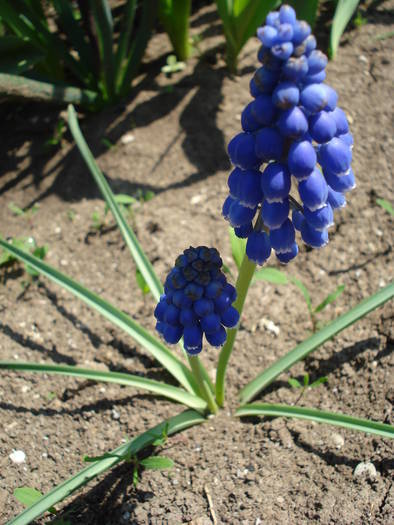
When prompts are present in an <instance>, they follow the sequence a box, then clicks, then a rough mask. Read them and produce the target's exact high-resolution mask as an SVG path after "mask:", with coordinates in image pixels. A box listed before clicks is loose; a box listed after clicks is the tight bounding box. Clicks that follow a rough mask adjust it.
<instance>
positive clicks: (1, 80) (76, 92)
mask: <svg viewBox="0 0 394 525" xmlns="http://www.w3.org/2000/svg"><path fill="white" fill-rule="evenodd" d="M0 93H2V94H6V95H8V96H13V97H23V98H30V99H33V100H42V101H44V102H47V103H48V102H52V103H59V102H60V103H66V104H69V103H70V102H72V103H73V104H78V105H81V106H84V107H87V108H95V107H97V106H98V105H99V104H100V96H99V94H98V93H96V92H95V91H90V90H88V89H80V88H77V87H74V86H66V85H61V84H52V83H50V82H42V81H40V80H34V79H32V78H28V77H23V76H21V75H9V74H7V73H0Z"/></svg>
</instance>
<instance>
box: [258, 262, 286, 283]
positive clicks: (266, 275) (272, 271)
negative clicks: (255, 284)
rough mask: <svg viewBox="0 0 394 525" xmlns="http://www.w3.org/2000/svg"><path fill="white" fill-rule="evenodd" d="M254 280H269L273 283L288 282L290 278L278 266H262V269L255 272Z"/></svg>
mask: <svg viewBox="0 0 394 525" xmlns="http://www.w3.org/2000/svg"><path fill="white" fill-rule="evenodd" d="M253 280H256V281H267V282H269V283H273V284H288V283H289V279H288V278H287V275H286V274H285V273H283V272H281V271H280V270H278V269H277V268H270V267H268V266H267V267H266V268H261V269H260V270H256V271H255V272H254V276H253Z"/></svg>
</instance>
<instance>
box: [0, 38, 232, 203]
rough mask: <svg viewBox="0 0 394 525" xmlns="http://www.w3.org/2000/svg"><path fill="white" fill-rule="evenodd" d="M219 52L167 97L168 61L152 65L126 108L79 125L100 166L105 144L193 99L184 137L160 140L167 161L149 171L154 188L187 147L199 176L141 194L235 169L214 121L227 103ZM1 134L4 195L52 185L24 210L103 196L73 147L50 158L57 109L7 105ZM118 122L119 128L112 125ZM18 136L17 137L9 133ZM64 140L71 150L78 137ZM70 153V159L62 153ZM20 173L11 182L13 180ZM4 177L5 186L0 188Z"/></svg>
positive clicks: (127, 188) (183, 122) (116, 183)
mask: <svg viewBox="0 0 394 525" xmlns="http://www.w3.org/2000/svg"><path fill="white" fill-rule="evenodd" d="M218 51H219V48H214V49H210V50H209V53H208V54H205V55H203V56H202V57H201V60H200V61H199V62H198V63H197V65H196V67H195V68H194V71H193V72H192V73H191V74H190V75H187V76H185V77H183V78H182V79H181V80H180V81H179V82H177V83H176V84H174V85H173V86H172V89H171V91H170V92H169V91H168V90H165V89H164V88H162V87H161V86H159V85H158V83H157V76H158V75H159V74H160V66H161V65H162V64H163V63H164V61H165V56H164V55H162V56H160V57H159V58H157V59H156V60H154V61H152V62H150V63H149V64H148V65H146V72H145V76H144V77H143V79H142V80H141V81H140V82H139V84H137V85H136V86H135V88H134V90H133V93H132V95H131V96H130V97H129V99H128V100H126V101H125V103H124V104H119V105H117V106H115V107H112V108H107V109H104V110H103V111H102V112H100V113H99V114H94V115H87V116H86V117H85V118H84V119H83V120H82V121H81V128H82V131H83V133H84V135H85V137H86V140H87V142H88V144H89V146H90V148H91V150H92V152H93V155H94V157H95V158H98V157H99V156H100V155H101V154H103V153H104V152H106V151H107V146H105V145H104V144H103V138H105V139H107V140H109V141H110V142H111V143H112V144H117V143H118V141H119V140H120V138H121V137H122V136H123V135H124V134H125V133H127V132H130V129H131V128H133V129H135V128H141V127H146V126H149V125H150V124H151V123H152V122H154V121H155V120H157V119H160V118H163V117H165V116H166V115H168V114H169V113H171V112H172V111H173V110H174V109H175V108H176V107H177V106H178V104H179V103H181V102H182V100H184V98H185V97H186V96H187V95H189V94H190V93H191V92H193V95H192V96H191V98H190V101H189V102H188V104H187V105H186V107H185V108H184V110H183V111H182V113H181V115H180V119H179V120H180V128H181V130H180V132H179V134H178V135H177V136H176V137H175V138H171V139H170V140H168V139H167V138H166V137H165V138H161V139H160V140H162V144H163V148H162V154H161V155H160V156H159V158H158V159H157V160H156V163H155V164H154V165H153V167H152V168H150V169H151V180H152V181H154V177H153V174H154V172H155V170H156V169H157V167H158V166H159V164H160V163H161V162H162V161H163V159H164V158H165V156H166V155H167V154H168V152H169V151H170V149H171V148H172V147H173V145H174V144H175V143H176V142H177V141H178V140H182V148H183V150H184V152H185V155H186V156H187V158H188V159H189V161H190V162H191V163H192V164H193V165H194V166H195V169H196V171H195V172H194V173H193V174H191V175H189V176H188V177H187V178H186V179H185V180H183V181H180V182H178V183H176V184H173V185H169V186H167V187H164V188H163V187H160V186H158V185H155V184H154V182H152V183H148V184H146V185H145V186H144V187H143V188H142V189H145V190H151V191H153V192H154V193H160V192H162V191H166V190H169V189H172V188H177V187H184V186H188V185H191V184H193V183H195V182H197V181H199V180H202V179H205V178H207V177H210V176H212V175H214V174H215V173H217V171H219V170H223V169H229V168H230V164H229V161H228V158H227V153H226V148H225V143H224V137H223V134H222V132H221V131H220V130H219V129H218V127H217V125H216V116H217V113H218V111H219V107H220V103H221V102H222V83H223V79H224V78H225V76H226V75H227V72H226V69H225V68H217V67H215V68H213V67H212V66H211V65H210V64H209V60H210V58H209V57H213V56H215V55H216V53H217V52H218ZM141 91H145V92H152V93H153V94H152V96H151V97H150V99H149V100H147V101H145V102H141V103H140V104H137V105H136V106H135V107H134V108H133V109H132V110H131V111H130V110H128V109H127V107H128V106H129V105H130V104H131V103H132V101H133V100H134V99H135V98H136V97H137V95H138V94H139V93H140V92H141ZM0 116H1V118H0V123H1V124H0V125H1V127H0V134H1V135H2V137H3V144H2V145H3V148H2V150H3V152H4V153H3V155H2V156H1V159H0V160H1V165H2V174H3V175H6V176H4V181H3V183H2V184H0V195H2V194H4V193H6V192H7V191H9V190H11V189H12V188H14V187H16V186H19V187H21V188H22V189H28V188H29V187H31V186H33V187H35V188H36V189H37V190H38V191H40V188H41V186H42V182H43V181H44V179H49V181H48V182H49V187H48V184H46V189H43V190H42V191H41V192H40V193H39V194H38V195H37V196H36V197H35V198H34V199H33V200H32V201H31V202H29V203H28V204H27V205H26V206H25V208H26V209H29V208H31V207H32V206H33V205H34V204H35V203H36V202H38V201H42V200H43V199H45V198H46V197H48V196H49V195H51V194H56V195H58V196H59V197H61V198H62V199H64V200H66V201H77V200H81V199H83V198H93V197H97V196H98V190H96V188H95V186H94V183H93V181H92V178H91V175H90V173H89V172H88V170H87V168H86V166H85V164H84V162H83V160H82V158H81V156H80V154H79V151H78V150H77V148H76V146H75V145H71V147H66V148H63V149H62V150H59V149H56V148H53V149H52V150H50V151H48V148H46V147H45V141H46V140H47V139H48V138H50V135H49V134H50V133H51V131H50V130H51V129H55V127H56V124H57V122H58V120H59V118H61V117H60V111H59V109H54V108H48V107H47V106H45V105H41V104H23V105H21V104H19V105H15V104H13V105H12V106H11V105H10V104H9V103H8V104H3V106H2V107H0ZM115 121H117V123H116V124H115V125H113V123H114V122H115ZM9 129H13V133H9V131H8V130H9ZM65 136H66V138H67V140H68V141H69V142H71V143H72V137H71V135H70V134H69V132H66V135H65ZM63 152H64V153H63ZM9 172H14V173H15V174H14V175H13V176H7V174H8V173H9ZM1 178H3V177H1V173H0V181H1ZM109 182H110V184H111V185H112V186H113V187H115V188H116V191H119V187H121V189H122V192H124V193H128V194H131V195H132V194H135V192H136V191H137V189H140V188H141V184H138V185H136V184H134V183H133V182H132V181H129V180H116V179H113V178H112V179H110V180H109Z"/></svg>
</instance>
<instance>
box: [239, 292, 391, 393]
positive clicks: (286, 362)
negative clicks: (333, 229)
mask: <svg viewBox="0 0 394 525" xmlns="http://www.w3.org/2000/svg"><path fill="white" fill-rule="evenodd" d="M393 297H394V284H393V283H391V284H389V285H387V286H385V287H384V288H382V289H381V290H379V292H377V293H375V294H374V295H372V296H371V297H368V298H367V299H365V300H364V301H362V302H361V303H359V304H358V305H357V306H355V307H354V308H352V309H351V310H349V311H348V312H346V313H345V314H343V315H341V316H340V317H338V318H337V319H335V320H334V321H332V322H331V323H330V324H329V325H327V326H325V327H324V328H323V329H322V330H320V331H319V332H317V333H316V334H313V335H312V336H311V337H309V338H308V339H306V340H305V341H303V342H302V343H300V344H299V345H298V346H296V347H295V348H294V349H293V350H291V351H290V352H289V353H287V354H286V355H284V356H283V357H282V358H280V359H278V361H276V362H275V363H274V364H273V365H272V366H270V367H268V368H267V369H266V370H264V371H263V372H262V373H261V374H259V375H258V376H257V377H256V378H255V379H253V381H251V382H250V383H248V384H247V385H246V386H245V387H244V388H243V389H242V390H241V391H240V400H241V403H247V402H248V401H250V400H251V399H253V398H254V397H255V396H256V395H257V394H258V393H259V392H261V391H262V390H264V389H265V388H266V387H267V386H268V385H269V384H271V383H272V382H273V381H274V380H275V379H276V378H277V377H278V376H279V375H280V374H281V373H282V372H285V371H286V370H288V369H289V368H290V367H292V366H293V365H294V364H295V363H297V362H298V361H301V360H302V359H304V358H305V357H306V356H307V355H308V354H310V353H311V352H313V351H314V350H316V349H317V348H319V346H321V345H322V344H323V343H325V342H326V341H328V340H329V339H331V338H332V337H334V335H336V334H338V333H339V332H341V331H342V330H344V329H345V328H347V327H348V326H350V325H351V324H353V323H355V322H356V321H358V320H359V319H361V318H362V317H364V316H365V315H367V314H368V313H369V312H371V311H372V310H375V309H376V308H378V307H379V306H381V305H382V304H384V303H385V302H386V301H389V300H390V299H392V298H393Z"/></svg>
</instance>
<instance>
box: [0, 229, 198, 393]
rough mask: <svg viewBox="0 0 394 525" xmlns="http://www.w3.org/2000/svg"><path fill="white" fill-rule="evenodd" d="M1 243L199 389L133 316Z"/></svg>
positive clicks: (182, 381)
mask: <svg viewBox="0 0 394 525" xmlns="http://www.w3.org/2000/svg"><path fill="white" fill-rule="evenodd" d="M0 246H1V247H3V248H4V249H6V250H8V251H9V252H10V253H12V255H14V256H15V257H17V258H18V259H19V260H21V261H22V262H24V263H26V264H28V265H29V266H31V267H32V268H34V269H35V270H37V271H38V272H40V273H41V274H42V275H45V276H46V277H48V278H49V279H51V280H52V281H53V282H55V283H56V284H59V285H60V286H62V287H63V288H64V289H66V290H68V291H69V292H71V293H73V294H74V295H75V296H76V297H78V298H79V299H81V300H82V301H84V302H85V303H86V304H87V305H88V306H90V307H91V308H93V309H94V310H96V311H97V312H98V313H100V314H101V315H103V316H104V317H105V318H106V319H108V320H109V321H111V322H112V323H114V324H115V325H117V326H119V328H121V329H122V330H124V331H125V332H126V333H127V334H128V335H130V336H131V337H132V338H133V339H134V340H135V341H137V342H138V343H139V344H140V345H142V346H143V347H144V348H146V350H148V352H150V353H151V354H152V355H153V356H154V357H155V358H156V359H157V360H158V361H159V363H161V365H162V366H164V368H166V369H167V370H168V372H169V373H170V374H172V375H173V376H174V377H175V378H176V379H177V380H178V381H179V383H180V384H181V385H182V386H183V387H184V388H186V390H188V391H189V392H197V391H198V386H197V384H196V381H195V379H194V377H193V375H192V373H191V371H190V370H189V368H188V367H187V366H186V365H184V364H183V363H182V362H181V361H179V359H178V358H177V357H175V356H174V355H173V354H172V352H171V351H170V350H169V349H168V348H167V347H166V346H164V344H163V343H162V342H161V341H159V340H158V339H156V338H155V337H154V336H152V335H151V334H150V333H149V332H148V331H147V330H145V329H144V328H143V327H142V326H140V325H139V324H138V323H137V322H136V321H134V319H132V318H131V317H130V316H128V315H127V314H125V313H124V312H122V311H121V310H119V309H118V308H116V307H115V306H113V305H112V304H111V303H109V302H108V301H106V300H105V299H103V298H102V297H100V296H98V295H96V294H95V293H93V292H91V291H90V290H88V289H87V288H85V287H84V286H82V285H81V284H79V283H77V282H76V281H74V280H73V279H71V278H70V277H68V276H67V275H65V274H63V273H61V272H59V271H58V270H56V268H53V267H52V266H50V265H49V264H47V263H45V262H43V261H41V260H40V259H37V258H36V257H34V256H32V255H30V254H28V253H25V252H23V251H22V250H20V249H18V248H16V247H15V246H13V245H12V244H10V243H8V242H6V241H3V240H2V239H0Z"/></svg>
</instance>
